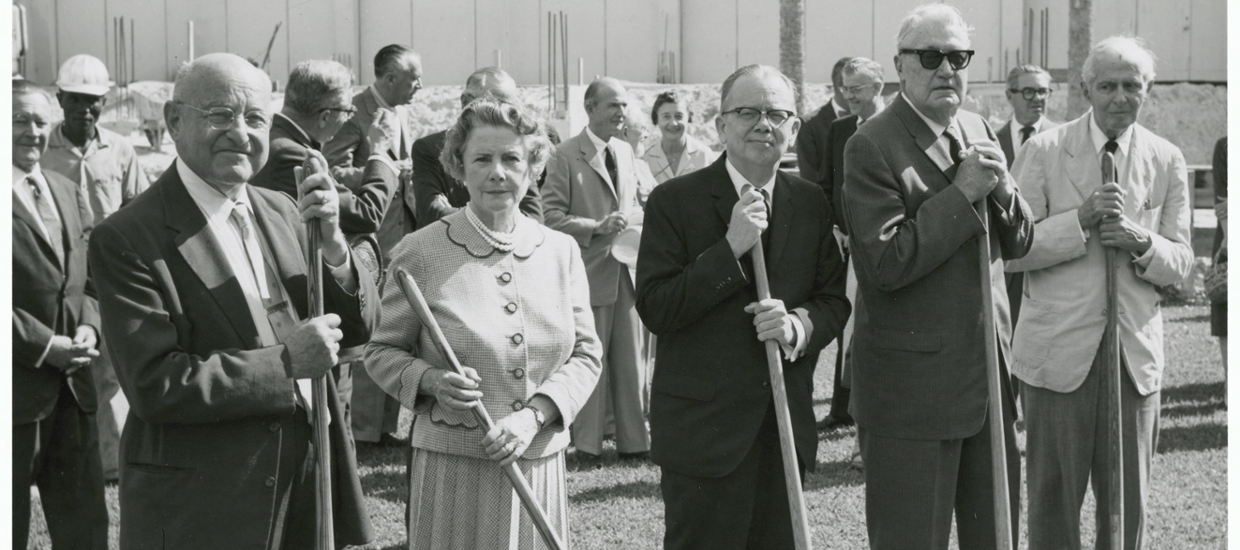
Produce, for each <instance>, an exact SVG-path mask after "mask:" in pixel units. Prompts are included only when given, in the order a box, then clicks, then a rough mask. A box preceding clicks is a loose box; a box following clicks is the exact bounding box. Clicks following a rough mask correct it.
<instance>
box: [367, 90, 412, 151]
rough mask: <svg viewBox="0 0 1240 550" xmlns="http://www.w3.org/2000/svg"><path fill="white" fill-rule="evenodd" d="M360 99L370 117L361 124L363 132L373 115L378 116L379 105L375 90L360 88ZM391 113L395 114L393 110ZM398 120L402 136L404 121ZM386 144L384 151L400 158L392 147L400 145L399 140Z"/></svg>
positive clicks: (372, 119)
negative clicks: (386, 148)
mask: <svg viewBox="0 0 1240 550" xmlns="http://www.w3.org/2000/svg"><path fill="white" fill-rule="evenodd" d="M362 101H364V102H365V103H366V114H367V115H369V117H370V119H369V120H367V121H365V122H366V125H365V126H362V131H363V132H364V131H365V130H366V128H367V127H368V126H370V124H371V123H372V122H374V120H375V117H377V116H379V109H380V107H379V102H378V101H376V100H375V92H374V91H373V90H371V89H370V88H366V89H365V90H362ZM393 113H394V114H395V111H393ZM396 118H398V119H401V118H403V117H400V116H397V117H396ZM399 122H400V131H401V135H402V136H403V135H404V132H405V121H404V120H400V121H399ZM388 145H389V147H388V150H387V151H386V152H387V154H388V155H390V156H391V158H392V159H393V160H401V156H400V152H399V151H397V150H396V149H394V147H400V140H399V139H398V140H396V141H395V142H394V143H389V144H388Z"/></svg>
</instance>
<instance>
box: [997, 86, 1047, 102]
mask: <svg viewBox="0 0 1240 550" xmlns="http://www.w3.org/2000/svg"><path fill="white" fill-rule="evenodd" d="M1008 91H1009V92H1012V93H1014V94H1020V96H1021V97H1023V98H1025V101H1033V100H1034V99H1046V98H1048V97H1050V96H1051V92H1053V91H1054V90H1051V89H1050V88H1021V89H1019V90H1012V89H1009V90H1008Z"/></svg>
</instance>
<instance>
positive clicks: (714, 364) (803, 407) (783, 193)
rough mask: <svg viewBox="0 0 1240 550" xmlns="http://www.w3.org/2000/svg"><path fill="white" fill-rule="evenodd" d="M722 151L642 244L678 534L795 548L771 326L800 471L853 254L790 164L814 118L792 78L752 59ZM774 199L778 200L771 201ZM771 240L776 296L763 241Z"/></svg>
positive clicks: (685, 540) (734, 84)
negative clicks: (803, 120)
mask: <svg viewBox="0 0 1240 550" xmlns="http://www.w3.org/2000/svg"><path fill="white" fill-rule="evenodd" d="M720 101H721V105H720V110H721V111H722V115H720V117H719V119H717V121H716V123H715V124H716V127H717V128H718V130H719V136H720V138H721V139H722V140H723V142H724V145H725V148H726V150H725V153H724V155H723V156H722V157H721V158H720V159H719V160H717V161H715V163H714V164H712V165H710V166H708V167H706V168H703V169H701V170H698V171H696V172H693V173H691V174H687V175H684V176H681V177H678V178H673V179H671V180H668V181H667V182H665V183H663V184H662V185H660V186H658V187H656V188H655V189H654V191H653V192H652V193H651V195H650V198H649V200H648V201H647V203H646V205H647V214H646V220H645V230H644V231H643V233H642V241H641V249H640V253H639V254H638V257H637V280H638V310H639V311H640V312H641V315H642V319H643V320H644V321H645V322H646V325H647V326H648V327H650V330H651V332H653V333H655V334H656V335H658V345H657V348H658V349H657V351H656V356H657V362H658V365H659V367H658V368H657V369H656V370H655V373H654V383H653V386H652V388H651V392H652V393H651V401H650V431H651V458H652V459H653V460H654V462H655V464H658V465H659V467H660V468H661V470H662V478H661V481H660V487H661V489H662V494H663V503H664V508H665V517H666V527H667V529H666V535H665V536H664V539H663V542H664V547H665V548H667V549H669V550H684V549H692V548H700V549H712V550H713V549H719V548H723V549H742V548H747V549H764V550H765V549H791V548H793V547H794V543H793V535H792V522H791V517H790V509H789V506H788V495H787V486H786V485H785V482H784V473H783V472H784V468H783V462H782V454H781V452H780V441H779V429H778V427H777V426H776V423H775V401H774V397H773V394H772V391H771V379H770V374H769V370H768V365H767V359H766V353H765V348H764V345H765V341H767V340H773V341H775V342H777V343H779V344H780V348H781V351H780V354H781V356H782V357H783V360H784V381H785V387H786V390H787V395H788V412H789V416H790V419H791V421H792V431H793V439H794V442H795V447H796V455H797V459H798V464H799V469H800V472H798V473H800V474H801V475H804V473H805V472H806V471H807V470H808V471H812V470H813V469H814V466H815V458H814V457H815V454H816V452H817V448H818V434H817V431H816V430H815V429H814V411H813V390H814V384H813V377H814V367H815V365H816V363H817V360H818V352H820V351H821V350H822V348H824V347H825V346H826V345H827V344H828V343H830V342H831V340H833V339H835V338H836V337H837V336H838V335H839V333H840V330H841V329H842V328H843V326H844V321H845V319H847V318H848V313H849V306H848V300H847V299H845V297H844V263H843V259H842V258H841V257H840V251H839V247H838V246H836V243H835V238H834V236H833V235H832V233H831V210H830V207H829V206H828V205H827V201H826V197H824V196H823V194H822V191H821V190H820V189H819V188H818V186H817V185H815V184H813V183H810V182H808V181H805V180H802V179H799V178H795V177H791V176H789V175H787V174H784V173H783V172H780V171H779V170H778V169H777V168H778V166H779V159H780V156H781V153H782V152H783V151H784V149H785V148H786V147H787V145H788V142H789V141H791V140H792V139H794V138H795V136H796V132H797V129H798V127H799V125H800V121H799V120H798V119H797V118H796V116H795V112H794V111H793V109H796V102H795V101H794V100H793V92H792V83H791V82H790V81H789V80H788V78H787V77H785V76H784V75H783V74H782V73H780V72H779V71H778V70H777V69H775V68H773V67H768V66H762V65H749V66H746V67H742V68H740V69H738V70H737V71H736V72H734V73H732V75H731V76H729V77H728V79H727V80H725V81H724V83H723V88H722V95H721V100H720ZM768 212H769V214H768ZM759 240H761V241H762V245H763V250H764V255H765V258H766V266H765V268H766V270H767V274H768V275H769V277H770V290H771V298H770V299H768V300H762V301H759V300H758V292H757V287H756V284H755V282H754V281H755V279H754V262H753V257H752V255H751V254H750V250H751V249H752V248H753V246H754V244H755V243H757V242H759Z"/></svg>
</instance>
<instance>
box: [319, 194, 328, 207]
mask: <svg viewBox="0 0 1240 550" xmlns="http://www.w3.org/2000/svg"><path fill="white" fill-rule="evenodd" d="M319 204H327V193H323V196H321V197H319Z"/></svg>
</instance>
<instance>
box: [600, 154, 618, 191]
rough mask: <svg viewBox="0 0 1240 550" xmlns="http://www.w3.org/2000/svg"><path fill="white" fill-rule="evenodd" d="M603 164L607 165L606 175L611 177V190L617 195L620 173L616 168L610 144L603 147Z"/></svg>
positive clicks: (614, 156)
mask: <svg viewBox="0 0 1240 550" xmlns="http://www.w3.org/2000/svg"><path fill="white" fill-rule="evenodd" d="M603 165H604V166H606V167H607V177H609V178H611V187H612V190H614V191H615V192H616V195H617V196H619V195H620V182H619V181H618V178H619V177H620V173H619V171H618V170H617V169H616V155H615V154H613V153H612V152H611V146H610V145H608V146H607V147H604V148H603Z"/></svg>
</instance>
